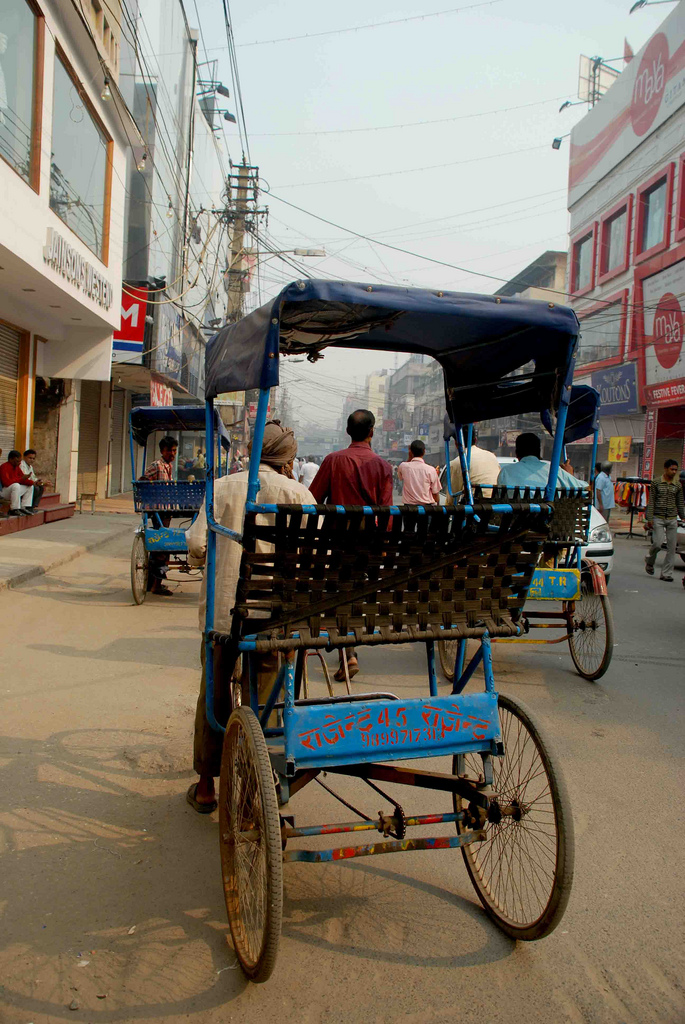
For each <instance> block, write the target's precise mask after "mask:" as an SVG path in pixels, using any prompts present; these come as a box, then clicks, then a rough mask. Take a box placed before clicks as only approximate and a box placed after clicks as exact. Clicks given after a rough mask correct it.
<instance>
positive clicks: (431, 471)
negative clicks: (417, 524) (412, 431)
mask: <svg viewBox="0 0 685 1024" xmlns="http://www.w3.org/2000/svg"><path fill="white" fill-rule="evenodd" d="M425 453H426V446H425V444H424V443H423V441H412V443H411V444H410V445H409V461H408V462H401V463H400V465H399V466H398V469H397V475H398V477H399V478H400V480H401V481H402V484H403V491H402V499H403V501H404V503H405V504H406V505H435V504H437V500H438V499H437V496H438V494H439V493H440V480H439V478H438V473H437V470H436V469H435V466H428V465H426V463H425V461H424V458H423V456H424V455H425Z"/></svg>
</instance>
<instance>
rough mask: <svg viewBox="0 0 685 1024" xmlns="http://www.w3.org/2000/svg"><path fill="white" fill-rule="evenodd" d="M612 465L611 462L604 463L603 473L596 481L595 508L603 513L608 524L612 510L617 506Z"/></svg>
mask: <svg viewBox="0 0 685 1024" xmlns="http://www.w3.org/2000/svg"><path fill="white" fill-rule="evenodd" d="M611 470H612V465H611V463H610V462H603V463H602V472H601V473H599V474H598V475H597V478H596V480H595V508H596V509H597V511H598V512H601V513H602V515H603V516H604V518H605V519H606V521H607V523H608V522H609V516H610V515H611V510H612V508H614V506H615V505H616V499H615V498H614V485H613V483H612V482H611Z"/></svg>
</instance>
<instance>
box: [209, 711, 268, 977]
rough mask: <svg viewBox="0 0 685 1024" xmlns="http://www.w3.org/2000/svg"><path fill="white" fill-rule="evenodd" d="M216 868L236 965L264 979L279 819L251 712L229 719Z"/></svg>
mask: <svg viewBox="0 0 685 1024" xmlns="http://www.w3.org/2000/svg"><path fill="white" fill-rule="evenodd" d="M219 836H220V843H221V870H222V875H223V883H224V894H225V897H226V910H227V912H228V923H229V925H230V928H231V937H232V939H233V946H234V948H235V951H236V955H237V957H238V960H239V961H240V966H241V967H242V969H243V971H244V972H245V974H246V975H247V977H248V978H250V979H251V980H252V981H266V980H267V978H269V977H270V975H271V972H272V971H273V969H274V964H275V963H276V955H277V952H278V941H279V938H280V935H281V918H282V914H283V859H282V847H281V830H280V819H279V815H278V803H277V800H276V790H275V788H274V781H273V773H272V771H271V761H270V760H269V753H268V750H267V748H266V740H265V739H264V733H263V732H262V730H261V728H260V725H259V722H258V721H257V718H256V716H255V714H254V712H253V711H252V710H251V709H250V708H248V707H238V708H236V709H235V710H234V711H233V713H232V715H231V717H230V718H229V720H228V726H227V727H226V735H225V737H224V748H223V754H222V759H221V779H220V784H219Z"/></svg>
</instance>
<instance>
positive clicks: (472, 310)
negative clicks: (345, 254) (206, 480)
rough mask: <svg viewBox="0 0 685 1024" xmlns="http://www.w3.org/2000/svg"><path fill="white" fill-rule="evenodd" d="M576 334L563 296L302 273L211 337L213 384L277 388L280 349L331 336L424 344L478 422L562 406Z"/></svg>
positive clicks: (413, 347)
mask: <svg viewBox="0 0 685 1024" xmlns="http://www.w3.org/2000/svg"><path fill="white" fill-rule="evenodd" d="M577 335H578V321H577V319H576V315H575V313H574V312H573V311H572V310H571V309H568V308H567V307H565V306H560V305H558V304H557V303H556V302H540V301H532V300H524V299H517V298H509V297H505V296H499V295H472V294H467V293H459V292H440V291H428V290H424V289H419V288H400V287H395V286H389V285H376V284H374V285H364V284H352V283H349V282H344V281H296V282H294V283H293V284H290V285H288V286H287V287H286V288H284V289H283V291H282V292H281V293H280V294H279V295H278V296H277V297H276V298H275V299H273V300H272V301H271V302H269V303H267V304H266V305H265V306H262V307H260V308H259V309H257V310H255V311H254V312H253V313H250V314H249V315H248V316H246V317H244V318H243V319H242V320H240V321H238V323H236V324H231V325H229V326H227V327H224V328H222V329H221V330H220V331H219V333H218V334H216V335H215V336H214V337H213V338H212V339H211V340H210V341H209V342H208V344H207V354H206V375H205V391H206V395H207V397H208V398H216V396H217V395H219V394H222V393H223V392H226V391H243V390H245V389H248V388H258V387H262V388H267V387H273V386H274V385H277V384H278V381H279V370H278V364H279V356H283V355H294V354H302V353H304V354H306V355H307V356H308V357H309V358H310V359H312V358H316V357H317V356H318V354H319V352H320V351H321V350H322V349H324V348H326V347H327V346H328V345H338V346H343V347H346V348H359V349H372V350H376V351H388V352H407V353H423V354H426V355H429V356H433V357H434V358H435V359H437V360H438V362H439V363H441V365H442V367H443V370H444V373H445V390H446V398H447V400H448V409H449V403H450V401H451V402H452V403H453V404H454V411H455V416H456V418H457V419H458V420H459V421H460V422H462V423H470V422H473V421H476V420H480V419H485V418H496V417H498V416H509V415H513V414H515V413H517V412H531V411H537V412H542V411H543V410H544V409H550V408H556V407H557V405H558V398H559V394H560V390H561V385H562V384H563V383H564V382H566V381H568V380H569V379H570V377H569V374H570V370H571V366H572V353H573V351H574V348H575V340H576V338H577ZM517 371H518V372H517ZM505 377H506V378H509V379H507V380H503V378H505Z"/></svg>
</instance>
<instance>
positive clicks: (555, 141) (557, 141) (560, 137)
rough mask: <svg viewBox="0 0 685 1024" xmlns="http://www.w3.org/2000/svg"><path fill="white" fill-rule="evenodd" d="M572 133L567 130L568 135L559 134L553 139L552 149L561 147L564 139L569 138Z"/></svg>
mask: <svg viewBox="0 0 685 1024" xmlns="http://www.w3.org/2000/svg"><path fill="white" fill-rule="evenodd" d="M570 134H571V133H570V132H566V135H557V137H556V139H553V140H552V149H561V143H562V141H563V140H564V139H567V138H568V137H569V135H570Z"/></svg>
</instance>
